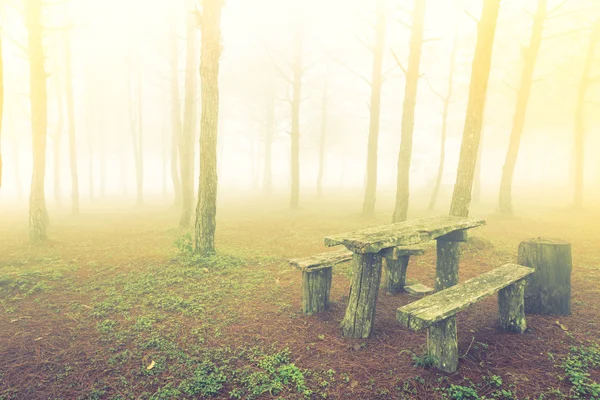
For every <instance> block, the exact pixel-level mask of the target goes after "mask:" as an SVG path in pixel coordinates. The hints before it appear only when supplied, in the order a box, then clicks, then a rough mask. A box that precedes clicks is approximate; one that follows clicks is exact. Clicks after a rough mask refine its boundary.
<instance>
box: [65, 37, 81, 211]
mask: <svg viewBox="0 0 600 400" xmlns="http://www.w3.org/2000/svg"><path fill="white" fill-rule="evenodd" d="M63 40H64V46H65V97H66V102H67V129H68V134H69V166H70V169H71V214H73V215H78V214H79V177H78V171H77V146H76V142H75V101H74V99H73V97H74V96H73V66H72V61H71V35H70V32H69V30H65V32H64V34H63Z"/></svg>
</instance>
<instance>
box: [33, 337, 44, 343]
mask: <svg viewBox="0 0 600 400" xmlns="http://www.w3.org/2000/svg"><path fill="white" fill-rule="evenodd" d="M42 339H43V337H42V336H40V337H39V338H35V339H33V341H34V342H37V341H38V340H42Z"/></svg>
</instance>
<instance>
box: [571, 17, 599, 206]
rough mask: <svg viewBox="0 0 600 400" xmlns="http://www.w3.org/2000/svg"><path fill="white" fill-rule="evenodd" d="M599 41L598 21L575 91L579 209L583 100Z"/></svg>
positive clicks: (579, 201) (579, 202)
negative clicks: (577, 87)
mask: <svg viewBox="0 0 600 400" xmlns="http://www.w3.org/2000/svg"><path fill="white" fill-rule="evenodd" d="M599 41H600V19H598V21H596V24H595V26H594V31H593V32H592V36H591V38H590V44H589V47H588V51H587V55H586V58H585V64H584V67H583V74H582V76H581V81H580V83H579V89H578V91H577V105H576V108H575V147H574V158H575V160H574V161H575V192H574V194H573V208H581V207H582V206H583V179H584V165H585V121H584V120H585V99H586V95H587V91H588V89H589V88H590V85H591V83H592V80H591V78H590V73H591V69H592V64H593V63H594V55H595V53H596V46H597V45H598V42H599Z"/></svg>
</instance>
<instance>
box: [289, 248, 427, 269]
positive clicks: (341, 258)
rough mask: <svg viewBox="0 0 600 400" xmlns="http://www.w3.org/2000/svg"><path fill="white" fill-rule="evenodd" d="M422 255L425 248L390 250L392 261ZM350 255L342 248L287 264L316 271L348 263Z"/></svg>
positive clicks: (350, 253) (290, 261)
mask: <svg viewBox="0 0 600 400" xmlns="http://www.w3.org/2000/svg"><path fill="white" fill-rule="evenodd" d="M423 253H425V246H397V247H395V248H393V249H391V250H390V254H391V256H392V257H393V259H394V260H397V259H398V258H399V257H402V256H412V255H422V254H423ZM352 254H353V253H352V251H350V250H348V249H346V248H345V247H342V248H340V249H337V250H335V251H328V252H325V253H320V254H315V255H313V256H310V257H304V258H293V259H291V260H288V262H289V263H290V264H291V265H292V266H293V267H296V268H298V269H299V270H301V271H308V270H311V271H316V270H319V269H323V268H329V267H331V266H334V265H337V264H341V263H343V262H346V261H350V260H351V259H352Z"/></svg>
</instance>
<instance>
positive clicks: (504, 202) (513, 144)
mask: <svg viewBox="0 0 600 400" xmlns="http://www.w3.org/2000/svg"><path fill="white" fill-rule="evenodd" d="M547 3H548V1H547V0H539V1H538V6H537V11H536V13H535V17H534V19H533V28H532V30H531V39H530V40H529V48H528V49H527V52H526V53H525V60H524V61H525V62H524V65H523V71H522V73H521V87H520V89H519V93H518V96H517V105H516V108H515V114H514V117H513V125H512V130H511V133H510V142H509V144H508V151H507V153H506V159H505V161H504V167H503V168H502V179H501V181H500V194H499V207H498V208H499V211H500V212H501V213H502V214H512V212H513V207H512V181H513V175H514V172H515V165H516V164H517V157H518V155H519V146H520V144H521V136H522V134H523V127H524V126H525V119H526V115H527V105H528V103H529V95H530V93H531V86H532V85H533V73H534V71H535V63H536V61H537V57H538V53H539V50H540V46H541V45H542V34H543V32H544V20H545V19H546V5H547Z"/></svg>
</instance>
